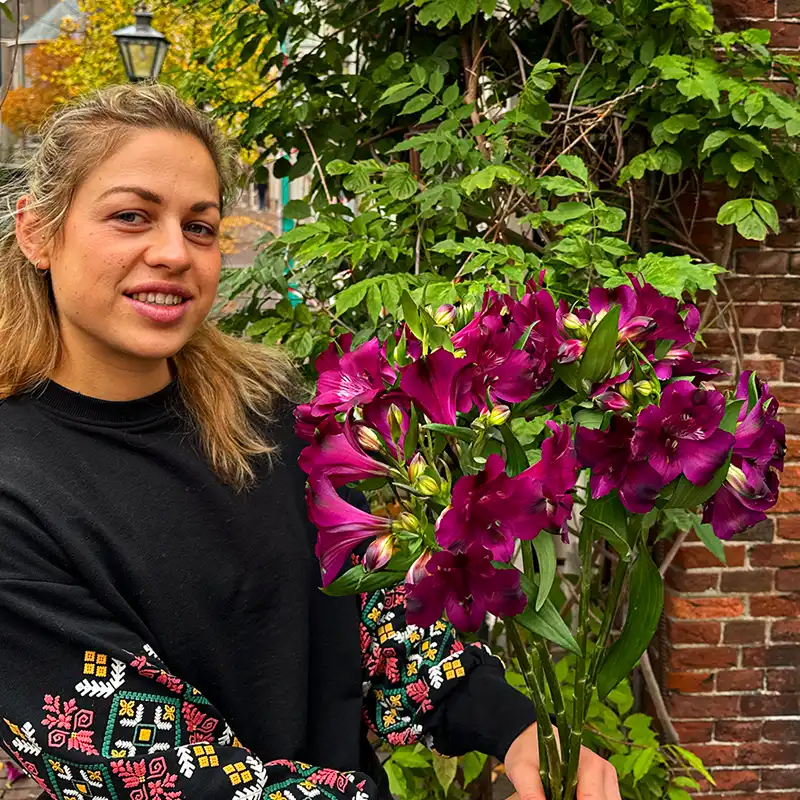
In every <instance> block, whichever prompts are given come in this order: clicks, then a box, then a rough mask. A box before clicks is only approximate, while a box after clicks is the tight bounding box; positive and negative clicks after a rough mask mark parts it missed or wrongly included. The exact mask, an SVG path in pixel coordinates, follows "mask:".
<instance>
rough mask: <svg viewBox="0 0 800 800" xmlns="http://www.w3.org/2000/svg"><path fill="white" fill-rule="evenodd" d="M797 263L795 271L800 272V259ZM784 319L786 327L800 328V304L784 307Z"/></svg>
mask: <svg viewBox="0 0 800 800" xmlns="http://www.w3.org/2000/svg"><path fill="white" fill-rule="evenodd" d="M797 263H798V269H797V270H795V272H800V261H798V262H797ZM782 321H783V327H784V328H800V306H797V305H795V306H790V305H785V306H784V307H783V315H782Z"/></svg>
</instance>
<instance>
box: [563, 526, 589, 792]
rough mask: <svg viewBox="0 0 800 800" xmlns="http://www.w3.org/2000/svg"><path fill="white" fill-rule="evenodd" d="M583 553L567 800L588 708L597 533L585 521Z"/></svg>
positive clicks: (575, 774) (581, 542)
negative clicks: (578, 649) (591, 604)
mask: <svg viewBox="0 0 800 800" xmlns="http://www.w3.org/2000/svg"><path fill="white" fill-rule="evenodd" d="M579 549H580V557H581V590H580V599H579V606H578V647H579V648H580V651H581V654H580V655H579V656H578V659H577V663H576V666H575V704H574V707H573V713H572V730H571V731H570V735H569V761H568V763H567V779H566V789H565V793H564V800H572V798H573V797H574V795H575V790H576V788H577V785H578V762H579V759H580V754H581V741H582V739H583V726H584V724H585V722H586V712H587V711H588V708H589V702H588V698H587V696H586V689H587V680H588V674H587V673H588V663H587V662H588V657H589V654H588V649H589V600H590V596H591V592H592V561H593V558H592V555H593V553H594V537H593V535H592V525H591V524H586V521H585V522H584V526H583V530H582V531H581V537H580V540H579Z"/></svg>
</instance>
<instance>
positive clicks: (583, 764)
mask: <svg viewBox="0 0 800 800" xmlns="http://www.w3.org/2000/svg"><path fill="white" fill-rule="evenodd" d="M605 766H606V762H605V761H604V760H603V759H602V758H600V756H598V755H597V754H596V753H593V752H592V751H591V750H588V749H587V748H585V747H582V748H581V760H580V762H579V764H578V800H610V799H609V798H607V797H606V792H605V790H606V777H605Z"/></svg>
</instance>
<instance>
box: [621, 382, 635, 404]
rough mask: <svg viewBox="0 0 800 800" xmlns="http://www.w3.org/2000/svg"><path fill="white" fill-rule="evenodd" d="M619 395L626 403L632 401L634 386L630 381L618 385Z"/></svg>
mask: <svg viewBox="0 0 800 800" xmlns="http://www.w3.org/2000/svg"><path fill="white" fill-rule="evenodd" d="M618 388H619V393H620V394H621V395H622V396H623V397H624V398H625V399H626V400H627V401H628V402H631V401H632V400H633V394H634V386H633V382H632V381H624V382H623V383H621V384H620V385H619V387H618Z"/></svg>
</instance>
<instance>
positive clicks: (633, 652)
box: [597, 547, 664, 699]
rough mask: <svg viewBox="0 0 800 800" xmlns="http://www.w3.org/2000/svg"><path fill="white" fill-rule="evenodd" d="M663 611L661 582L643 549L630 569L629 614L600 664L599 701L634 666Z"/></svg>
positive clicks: (654, 566)
mask: <svg viewBox="0 0 800 800" xmlns="http://www.w3.org/2000/svg"><path fill="white" fill-rule="evenodd" d="M663 607H664V582H663V580H662V578H661V573H660V572H659V571H658V567H656V565H655V564H654V563H653V559H652V558H651V557H650V551H649V550H648V549H647V548H646V547H643V548H642V549H641V550H640V552H639V556H638V558H637V559H636V561H635V562H634V565H633V567H632V569H631V578H630V590H629V601H628V614H627V617H626V618H625V625H624V627H623V629H622V633H621V634H620V636H619V639H617V641H616V642H614V644H613V645H612V646H611V649H610V650H609V651H608V653H607V654H606V656H605V658H604V659H603V661H602V666H601V668H600V674H599V675H598V677H597V693H598V696H599V697H600V698H601V699H602V698H604V697H606V696H607V695H608V693H609V692H610V691H611V690H612V689H613V688H614V687H615V686H616V685H617V684H618V683H619V682H620V681H621V680H622V679H623V678H624V677H625V676H626V675H628V673H629V672H630V671H631V670H632V669H633V668H634V666H636V664H637V662H638V661H639V659H640V658H641V656H642V653H644V651H645V650H646V649H647V646H648V645H649V644H650V641H651V640H652V638H653V636H654V635H655V632H656V628H657V627H658V621H659V619H660V618H661V611H662V609H663Z"/></svg>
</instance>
